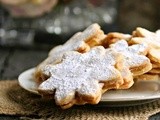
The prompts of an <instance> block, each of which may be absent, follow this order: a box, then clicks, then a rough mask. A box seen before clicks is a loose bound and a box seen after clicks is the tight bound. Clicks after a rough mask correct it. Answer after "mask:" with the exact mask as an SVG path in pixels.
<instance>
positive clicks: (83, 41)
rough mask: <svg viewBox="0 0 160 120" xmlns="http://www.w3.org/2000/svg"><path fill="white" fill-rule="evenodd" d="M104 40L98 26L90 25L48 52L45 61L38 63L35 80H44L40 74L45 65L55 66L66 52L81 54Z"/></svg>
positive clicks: (39, 81) (43, 76)
mask: <svg viewBox="0 0 160 120" xmlns="http://www.w3.org/2000/svg"><path fill="white" fill-rule="evenodd" d="M104 38H105V35H104V33H103V31H102V30H101V29H100V26H99V25H98V24H96V23H95V24H92V25H90V26H89V27H88V28H86V29H85V30H84V31H83V32H78V33H76V34H75V35H73V37H71V38H70V39H69V40H68V41H67V42H66V43H64V44H63V45H59V46H56V47H54V48H53V49H52V50H51V51H50V52H49V56H48V58H47V59H45V60H44V61H43V62H42V63H40V64H39V65H38V66H37V68H36V72H35V75H34V76H35V80H36V82H38V83H41V82H42V81H44V80H45V78H46V77H45V75H44V74H43V73H42V69H43V68H44V66H45V65H47V64H56V63H57V62H59V61H60V60H61V58H62V55H63V53H65V52H66V51H72V50H74V51H78V52H81V53H84V52H87V51H89V50H90V48H91V47H93V46H97V45H100V44H101V43H102V40H103V39H104Z"/></svg>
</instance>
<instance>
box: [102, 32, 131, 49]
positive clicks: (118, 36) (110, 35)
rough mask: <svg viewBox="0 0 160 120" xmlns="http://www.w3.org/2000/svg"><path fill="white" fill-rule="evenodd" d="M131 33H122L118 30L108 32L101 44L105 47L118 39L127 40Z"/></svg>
mask: <svg viewBox="0 0 160 120" xmlns="http://www.w3.org/2000/svg"><path fill="white" fill-rule="evenodd" d="M131 37H132V36H131V35H130V34H123V33H119V32H110V33H108V34H107V35H106V38H105V39H104V41H103V43H102V45H103V46H104V47H105V48H107V47H109V45H110V44H113V43H115V42H117V41H119V40H122V39H124V40H126V41H128V40H129V39H131Z"/></svg>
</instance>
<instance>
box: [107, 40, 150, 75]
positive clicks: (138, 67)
mask: <svg viewBox="0 0 160 120" xmlns="http://www.w3.org/2000/svg"><path fill="white" fill-rule="evenodd" d="M110 48H112V49H114V50H116V51H117V52H119V53H121V54H122V55H124V57H125V63H126V65H127V66H128V67H129V68H130V70H131V72H132V73H133V76H138V75H142V74H144V73H146V72H148V71H149V70H151V69H152V64H151V63H150V60H149V59H148V58H147V57H146V56H144V54H146V53H147V51H148V50H149V49H148V45H146V44H136V45H132V46H128V44H127V42H126V41H125V40H120V41H118V42H116V43H115V44H111V45H110Z"/></svg>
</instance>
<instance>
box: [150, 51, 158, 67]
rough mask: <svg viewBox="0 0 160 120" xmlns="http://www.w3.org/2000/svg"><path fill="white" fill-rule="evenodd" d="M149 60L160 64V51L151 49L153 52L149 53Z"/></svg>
mask: <svg viewBox="0 0 160 120" xmlns="http://www.w3.org/2000/svg"><path fill="white" fill-rule="evenodd" d="M148 58H149V59H150V60H151V61H154V62H156V63H159V64H160V49H151V50H150V51H149V52H148Z"/></svg>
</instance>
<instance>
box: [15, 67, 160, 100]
mask: <svg viewBox="0 0 160 120" xmlns="http://www.w3.org/2000/svg"><path fill="white" fill-rule="evenodd" d="M34 70H35V67H33V68H30V69H27V70H25V71H23V72H22V73H21V74H20V75H19V76H18V83H19V85H20V86H21V87H22V88H23V89H25V90H27V91H29V92H31V93H34V94H37V95H40V94H39V93H38V91H36V90H31V89H29V88H26V87H25V86H24V85H23V84H22V81H23V80H22V77H23V76H24V75H25V74H26V73H30V74H31V73H33V72H34ZM28 81H29V80H28ZM32 81H33V82H34V80H33V79H32ZM102 96H103V95H102ZM159 98H160V93H159V95H155V96H152V97H141V98H139V99H136V98H128V99H126V98H124V99H123V98H121V99H118V100H117V99H105V100H104V99H103V97H102V99H101V100H100V102H127V101H144V100H153V99H159Z"/></svg>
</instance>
